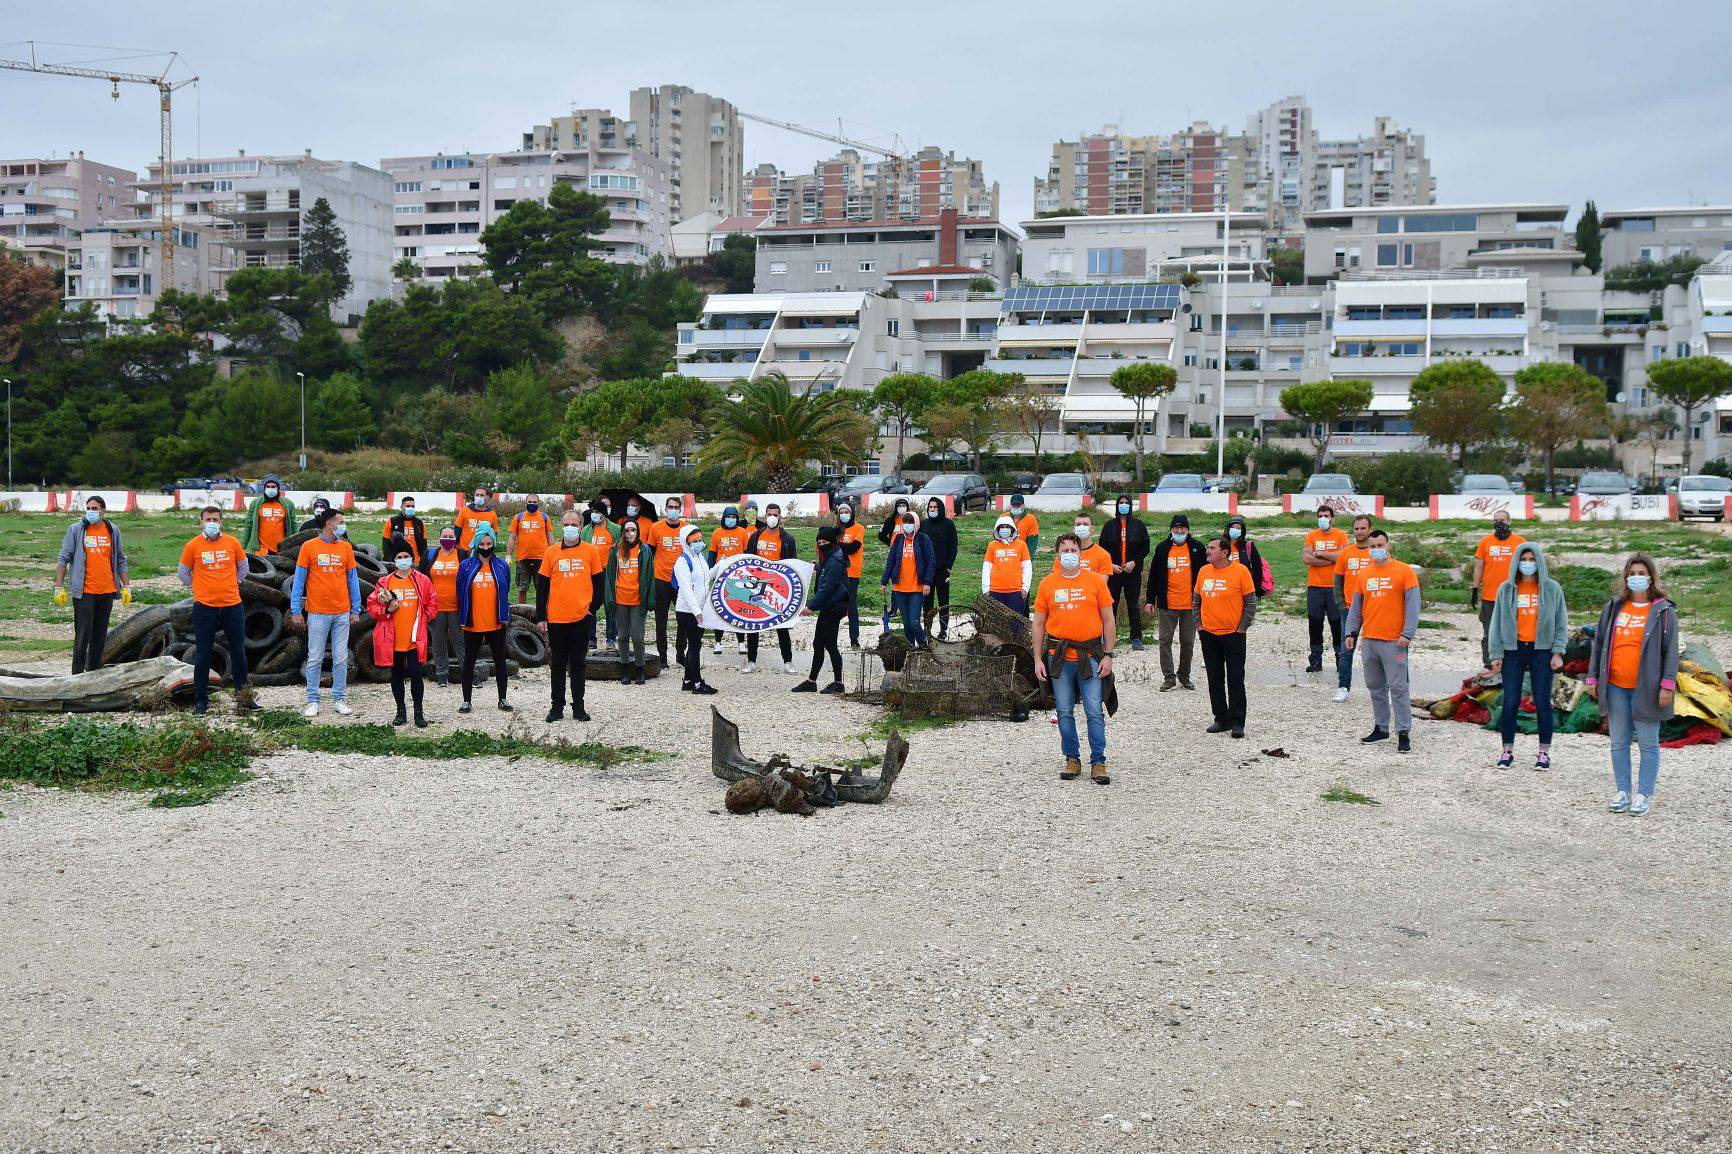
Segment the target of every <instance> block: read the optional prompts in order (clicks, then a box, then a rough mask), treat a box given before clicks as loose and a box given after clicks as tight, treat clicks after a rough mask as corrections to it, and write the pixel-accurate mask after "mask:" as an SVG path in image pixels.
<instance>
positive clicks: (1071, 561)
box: [1058, 553, 1082, 574]
mask: <svg viewBox="0 0 1732 1154" xmlns="http://www.w3.org/2000/svg"><path fill="white" fill-rule="evenodd" d="M1058 567H1059V568H1060V569H1062V570H1063V571H1064V572H1065V573H1067V574H1069V573H1075V572H1076V571H1077V570H1078V569H1081V568H1082V554H1081V553H1060V554H1059V555H1058Z"/></svg>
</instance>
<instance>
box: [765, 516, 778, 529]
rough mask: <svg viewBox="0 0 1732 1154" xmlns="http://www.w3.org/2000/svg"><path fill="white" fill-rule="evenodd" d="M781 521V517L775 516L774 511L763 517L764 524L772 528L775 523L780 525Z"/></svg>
mask: <svg viewBox="0 0 1732 1154" xmlns="http://www.w3.org/2000/svg"><path fill="white" fill-rule="evenodd" d="M781 523H782V519H781V518H780V517H778V516H776V514H774V513H771V514H770V515H769V516H768V517H765V518H764V524H766V525H768V526H769V527H770V528H772V529H774V528H775V527H776V526H777V525H780V524H781Z"/></svg>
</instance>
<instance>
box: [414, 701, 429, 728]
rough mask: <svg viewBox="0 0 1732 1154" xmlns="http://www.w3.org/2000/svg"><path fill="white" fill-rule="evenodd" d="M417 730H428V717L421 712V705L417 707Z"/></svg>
mask: <svg viewBox="0 0 1732 1154" xmlns="http://www.w3.org/2000/svg"><path fill="white" fill-rule="evenodd" d="M415 728H416V729H426V728H427V717H426V715H425V714H423V713H422V712H421V707H420V706H419V705H417V706H416V707H415Z"/></svg>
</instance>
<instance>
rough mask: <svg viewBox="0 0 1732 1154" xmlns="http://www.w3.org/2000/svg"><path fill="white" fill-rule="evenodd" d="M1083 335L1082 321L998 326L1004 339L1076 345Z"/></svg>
mask: <svg viewBox="0 0 1732 1154" xmlns="http://www.w3.org/2000/svg"><path fill="white" fill-rule="evenodd" d="M1101 327H1103V328H1104V327H1106V326H1104V325H1103V326H1101ZM1089 334H1090V335H1091V336H1092V335H1093V334H1094V327H1093V326H1091V327H1090V329H1089ZM1082 335H1083V327H1082V325H1081V324H1080V323H1079V324H1074V325H1027V324H1020V325H1016V324H1001V325H999V326H998V336H999V339H1000V340H1003V341H1013V340H1015V341H1025V342H1029V341H1039V342H1041V343H1047V342H1050V343H1052V344H1054V345H1065V344H1073V345H1074V344H1075V343H1076V342H1077V338H1078V337H1080V336H1082Z"/></svg>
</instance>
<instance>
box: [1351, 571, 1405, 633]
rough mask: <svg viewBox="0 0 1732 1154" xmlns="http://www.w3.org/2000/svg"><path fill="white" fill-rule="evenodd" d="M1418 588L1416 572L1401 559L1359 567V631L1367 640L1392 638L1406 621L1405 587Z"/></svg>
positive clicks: (1399, 631)
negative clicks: (1361, 602) (1361, 603)
mask: <svg viewBox="0 0 1732 1154" xmlns="http://www.w3.org/2000/svg"><path fill="white" fill-rule="evenodd" d="M1417 588H1419V574H1417V573H1415V572H1414V571H1413V566H1411V565H1409V564H1407V563H1406V562H1405V561H1396V560H1394V559H1391V560H1390V562H1389V564H1387V565H1372V566H1371V567H1370V568H1366V569H1361V570H1360V571H1359V592H1358V596H1359V598H1360V599H1361V600H1362V601H1363V602H1364V604H1363V605H1362V606H1360V609H1359V632H1360V633H1361V634H1362V635H1363V636H1364V637H1365V638H1366V639H1367V640H1370V641H1395V640H1398V639H1399V638H1400V637H1401V630H1402V628H1403V627H1404V626H1405V625H1406V624H1407V591H1408V590H1409V589H1417Z"/></svg>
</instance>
